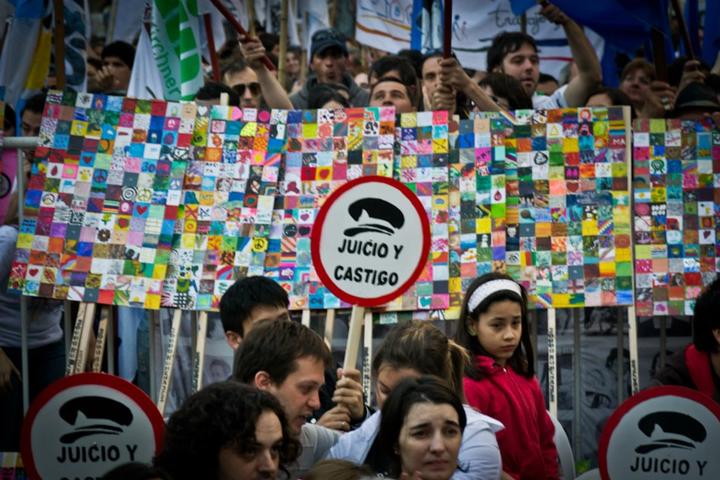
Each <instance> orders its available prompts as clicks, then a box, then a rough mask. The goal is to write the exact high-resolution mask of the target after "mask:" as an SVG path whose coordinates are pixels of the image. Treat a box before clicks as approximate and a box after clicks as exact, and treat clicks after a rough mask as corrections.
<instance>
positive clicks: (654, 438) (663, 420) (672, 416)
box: [635, 412, 707, 453]
mask: <svg viewBox="0 0 720 480" xmlns="http://www.w3.org/2000/svg"><path fill="white" fill-rule="evenodd" d="M638 428H639V429H640V431H641V432H643V433H644V434H645V435H646V436H648V437H649V438H650V440H651V441H650V442H649V443H646V444H643V445H640V446H638V447H637V448H635V452H637V453H649V452H652V451H654V450H658V449H661V448H680V449H684V450H692V449H694V448H695V447H696V443H701V442H703V441H704V440H705V437H707V430H705V427H703V426H702V424H701V423H700V422H698V421H697V420H696V419H694V418H693V417H691V416H689V415H685V414H684V413H680V412H653V413H650V414H648V415H645V416H644V417H643V418H641V419H640V421H639V422H638Z"/></svg>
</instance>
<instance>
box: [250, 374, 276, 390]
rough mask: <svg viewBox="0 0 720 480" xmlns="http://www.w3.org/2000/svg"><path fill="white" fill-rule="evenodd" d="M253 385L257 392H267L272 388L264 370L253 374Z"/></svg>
mask: <svg viewBox="0 0 720 480" xmlns="http://www.w3.org/2000/svg"><path fill="white" fill-rule="evenodd" d="M253 384H254V386H255V388H257V389H258V390H263V391H268V390H270V388H271V387H272V385H273V382H272V379H271V378H270V374H269V373H267V372H266V371H265V370H260V371H259V372H257V373H256V374H255V378H253Z"/></svg>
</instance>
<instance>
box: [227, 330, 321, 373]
mask: <svg viewBox="0 0 720 480" xmlns="http://www.w3.org/2000/svg"><path fill="white" fill-rule="evenodd" d="M303 357H314V358H316V359H318V360H320V361H322V362H323V364H324V365H325V367H326V368H327V367H329V366H330V365H331V364H332V356H331V354H330V350H329V349H328V347H327V345H325V342H324V341H323V339H322V338H320V336H319V335H318V334H317V333H315V332H313V331H312V330H310V329H309V328H308V327H306V326H304V325H301V324H299V323H297V322H293V321H291V320H272V321H267V322H259V323H258V324H257V326H256V327H255V328H253V329H252V330H251V331H250V333H248V335H247V337H245V338H244V339H243V341H242V343H240V346H239V347H238V349H237V351H236V352H235V361H234V368H233V378H234V379H235V380H238V381H240V382H242V383H252V382H253V381H254V379H255V375H256V374H257V373H258V372H260V371H264V372H267V374H268V375H269V376H270V379H271V380H272V382H273V383H275V384H276V385H279V384H281V383H283V382H284V381H285V379H286V378H287V377H288V375H290V374H291V373H293V372H294V371H295V370H297V360H298V359H300V358H303Z"/></svg>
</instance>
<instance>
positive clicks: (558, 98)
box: [532, 85, 567, 110]
mask: <svg viewBox="0 0 720 480" xmlns="http://www.w3.org/2000/svg"><path fill="white" fill-rule="evenodd" d="M566 90H567V85H563V86H562V87H560V88H558V89H557V90H555V91H554V92H553V94H552V95H533V97H532V102H533V108H534V109H535V110H549V109H552V108H566V107H567V101H566V100H565V91H566Z"/></svg>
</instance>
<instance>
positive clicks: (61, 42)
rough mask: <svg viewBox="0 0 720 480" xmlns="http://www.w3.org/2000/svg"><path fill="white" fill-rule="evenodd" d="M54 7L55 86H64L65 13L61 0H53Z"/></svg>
mask: <svg viewBox="0 0 720 480" xmlns="http://www.w3.org/2000/svg"><path fill="white" fill-rule="evenodd" d="M53 6H54V8H55V86H56V88H58V89H59V90H63V89H64V88H65V15H64V12H63V0H54V1H53Z"/></svg>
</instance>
